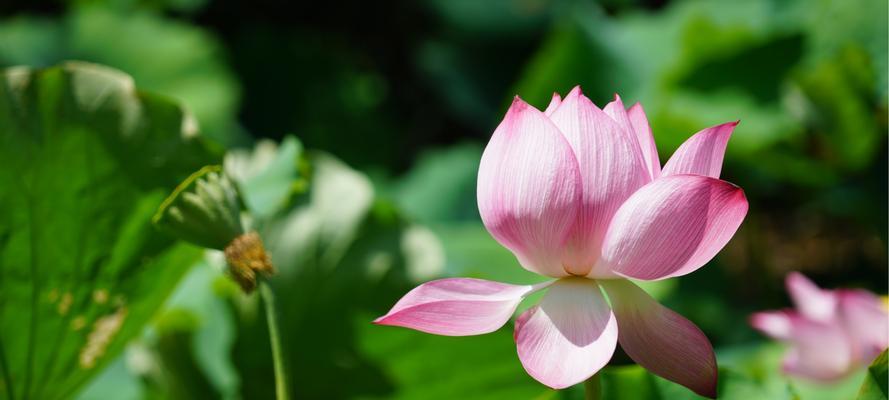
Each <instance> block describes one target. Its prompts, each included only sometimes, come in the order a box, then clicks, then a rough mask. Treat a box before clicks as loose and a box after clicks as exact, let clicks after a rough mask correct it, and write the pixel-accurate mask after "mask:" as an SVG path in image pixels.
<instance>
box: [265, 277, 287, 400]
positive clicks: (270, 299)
mask: <svg viewBox="0 0 889 400" xmlns="http://www.w3.org/2000/svg"><path fill="white" fill-rule="evenodd" d="M259 295H260V296H261V297H262V302H263V303H265V315H266V320H267V321H268V324H269V341H270V342H271V343H272V361H273V362H274V365H275V393H276V395H277V396H276V397H277V400H289V399H290V385H289V381H288V376H287V373H288V371H287V367H286V362H285V361H284V352H283V349H282V348H281V333H280V329H279V327H278V312H277V310H276V308H275V293H274V292H272V288H271V286H269V284H268V283H266V282H264V281H260V282H259Z"/></svg>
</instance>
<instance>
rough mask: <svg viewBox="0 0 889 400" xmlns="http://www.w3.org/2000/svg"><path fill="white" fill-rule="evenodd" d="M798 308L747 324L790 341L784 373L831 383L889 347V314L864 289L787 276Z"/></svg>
mask: <svg viewBox="0 0 889 400" xmlns="http://www.w3.org/2000/svg"><path fill="white" fill-rule="evenodd" d="M787 291H788V292H789V293H790V297H791V299H792V300H793V304H794V305H795V306H796V310H782V311H766V312H760V313H756V314H753V315H752V316H751V317H750V324H751V325H753V327H754V328H756V329H758V330H760V331H762V332H763V333H765V334H766V335H768V336H770V337H772V338H774V339H778V340H781V341H785V342H788V343H789V344H790V346H791V347H790V351H788V353H787V355H785V357H784V365H783V369H784V372H785V373H787V374H790V375H796V376H799V377H803V378H808V379H811V380H815V381H822V382H832V381H835V380H837V379H840V378H843V377H845V376H847V375H848V374H849V373H851V372H854V371H855V370H856V369H858V368H860V367H863V366H866V365H869V364H870V363H871V361H873V360H874V358H876V357H877V356H878V355H879V354H880V353H881V352H882V351H883V350H885V349H886V347H887V346H889V313H887V311H886V307H885V306H884V305H883V303H882V301H880V299H879V298H878V297H877V296H875V295H874V294H872V293H870V292H868V291H866V290H854V289H840V290H822V289H820V288H818V286H815V284H814V283H812V281H810V280H808V279H807V278H806V277H805V276H803V274H800V273H798V272H792V273H791V274H790V275H788V276H787Z"/></svg>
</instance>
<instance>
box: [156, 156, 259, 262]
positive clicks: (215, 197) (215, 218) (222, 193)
mask: <svg viewBox="0 0 889 400" xmlns="http://www.w3.org/2000/svg"><path fill="white" fill-rule="evenodd" d="M153 222H154V224H155V225H156V226H158V227H159V228H161V229H162V230H164V231H166V232H167V233H169V234H171V235H173V236H176V237H178V238H180V239H182V240H185V241H187V242H189V243H192V244H196V245H198V246H202V247H208V248H211V249H217V250H223V249H225V248H226V247H227V246H228V245H229V244H230V243H232V241H233V240H235V238H237V237H238V236H241V235H242V234H244V228H243V226H242V225H241V200H240V197H239V195H238V191H237V189H236V188H235V185H234V184H233V183H232V182H231V180H229V179H228V177H227V176H226V175H225V174H224V173H223V172H222V168H221V167H219V166H207V167H204V168H201V170H199V171H197V172H195V173H194V174H192V175H191V176H189V177H188V179H186V180H185V181H184V182H182V183H181V184H179V186H178V187H177V188H176V190H175V191H173V193H172V194H171V195H170V196H169V197H167V199H166V200H164V202H163V203H162V204H161V206H160V209H158V211H157V213H156V214H155V215H154V218H153Z"/></svg>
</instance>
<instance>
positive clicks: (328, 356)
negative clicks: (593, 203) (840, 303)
mask: <svg viewBox="0 0 889 400" xmlns="http://www.w3.org/2000/svg"><path fill="white" fill-rule="evenodd" d="M887 13H889V10H887V3H886V2H885V1H881V0H849V1H839V0H836V1H828V0H750V1H730V0H726V1H716V0H715V1H699V0H684V1H683V0H672V1H667V0H655V1H642V0H602V1H598V2H597V1H582V0H575V1H572V0H564V1H562V0H551V1H547V0H490V1H475V0H423V1H384V2H365V1H332V2H305V3H303V2H289V1H276V0H254V1H212V0H109V1H70V2H62V1H25V0H6V1H3V2H2V3H0V66H3V67H9V66H15V65H28V66H33V67H48V66H52V65H56V64H58V63H60V62H62V61H64V60H82V61H89V62H94V63H99V64H103V65H107V66H110V67H113V68H116V69H119V70H121V71H124V72H125V73H127V74H130V75H131V76H132V77H133V78H134V80H135V83H136V85H137V86H138V87H139V88H140V89H142V90H145V91H148V92H152V93H157V94H160V95H163V96H167V97H169V98H171V99H174V100H175V101H177V102H179V103H181V104H182V105H184V107H185V108H186V109H188V110H190V111H191V112H192V113H193V114H194V115H195V117H196V119H197V122H198V124H199V126H200V130H201V132H202V134H203V135H204V137H205V138H207V140H208V142H209V143H210V145H209V146H211V147H213V148H216V149H218V151H219V152H221V151H223V150H227V153H226V155H225V164H226V168H228V169H230V170H231V171H232V173H233V174H239V173H241V174H242V175H243V176H242V180H243V181H245V182H246V181H249V180H250V178H251V176H253V175H255V171H256V170H257V169H259V170H262V169H263V168H267V167H266V166H267V164H268V160H270V159H276V157H278V159H282V158H283V159H284V160H285V161H284V162H283V164H284V166H283V167H280V168H283V169H287V171H290V172H292V174H291V175H287V174H286V173H285V174H284V178H280V179H284V181H283V185H284V187H292V188H293V190H292V191H291V192H290V193H288V196H289V197H288V202H287V204H286V206H283V207H278V208H270V207H264V206H257V209H255V210H253V211H254V213H256V214H257V216H256V219H257V220H259V221H262V223H261V224H260V226H262V229H263V232H265V234H266V235H267V241H268V242H270V243H269V247H270V248H271V249H272V252H273V258H274V260H275V261H276V264H279V265H278V266H279V268H280V269H282V270H283V271H284V272H283V273H282V278H281V283H279V285H281V286H285V287H286V288H287V293H288V294H287V295H285V299H284V300H283V301H284V302H285V305H284V306H282V308H284V309H285V311H284V313H285V314H286V319H287V322H285V325H287V327H286V331H287V333H286V335H285V340H288V341H290V344H289V345H288V346H289V347H290V361H291V362H292V364H293V368H294V370H295V373H296V376H295V378H294V382H293V390H294V392H295V394H296V398H319V399H320V398H324V399H339V398H343V399H345V398H417V399H435V398H442V399H445V398H455V397H458V396H460V397H462V398H486V399H487V398H538V399H545V398H553V399H555V398H578V397H579V396H582V394H581V393H580V392H579V391H577V390H573V391H572V390H568V391H565V392H561V393H557V392H553V391H550V390H547V389H546V388H544V387H543V386H541V385H539V384H537V383H536V382H534V381H533V380H532V379H531V378H529V377H528V376H526V375H525V374H524V372H523V371H522V369H521V366H520V364H519V363H518V360H517V358H516V357H515V353H514V352H515V350H514V347H513V346H514V345H513V343H512V340H511V329H512V327H511V324H508V325H507V327H505V328H503V329H501V330H500V331H498V332H496V333H494V334H491V335H487V336H483V337H473V338H459V339H454V338H440V337H432V336H428V335H424V334H420V333H417V332H409V331H406V330H401V329H395V328H387V327H376V326H372V325H370V321H371V320H372V319H373V318H375V317H376V316H378V315H381V314H382V313H384V312H385V311H386V310H387V309H388V307H389V306H391V305H392V304H393V303H394V301H395V300H396V299H397V298H398V297H399V296H400V295H401V294H403V293H405V292H406V291H407V290H408V289H410V288H411V287H412V286H413V285H414V284H416V283H418V282H421V281H424V280H427V279H431V278H435V277H440V276H474V277H480V278H487V279H498V280H502V281H510V282H514V283H525V282H533V281H534V279H536V278H535V277H534V276H531V275H529V274H527V273H525V272H524V271H523V270H522V269H521V268H520V267H518V264H517V262H516V261H515V260H514V258H513V257H512V256H511V254H510V253H509V252H508V251H506V250H505V249H503V248H501V247H499V245H497V244H496V242H494V241H493V240H492V239H491V238H490V237H489V236H488V235H487V233H486V232H485V230H484V227H483V226H482V225H481V222H480V219H479V216H478V211H477V208H476V203H475V177H476V172H477V167H478V161H479V158H480V156H481V152H482V149H483V148H484V145H485V143H486V142H487V139H488V138H489V136H490V134H491V132H493V129H494V127H496V125H497V124H498V123H499V121H500V119H501V118H502V116H503V114H504V112H505V110H506V107H507V106H508V104H509V102H510V100H511V99H512V97H513V96H514V95H516V94H517V95H519V96H521V97H522V98H524V99H525V100H527V101H528V102H530V103H531V104H533V105H536V106H538V107H544V106H545V105H546V103H547V102H548V99H549V97H550V96H551V95H552V92H553V91H557V92H559V93H562V94H565V93H567V91H568V90H570V89H571V88H572V87H573V86H575V85H577V84H579V85H581V86H582V87H583V90H584V92H585V93H586V94H587V95H588V96H589V97H590V98H591V99H592V100H593V101H594V102H596V103H597V104H599V105H600V106H604V104H605V103H606V102H607V101H609V100H610V99H611V98H612V96H613V95H614V93H619V94H620V95H621V97H622V98H623V99H624V102H625V103H628V104H631V103H634V102H636V101H640V102H642V103H643V105H644V107H645V110H646V112H647V114H648V116H649V119H650V120H651V124H652V127H653V130H654V136H655V139H656V141H657V144H658V150H659V153H660V157H661V160H662V161H666V159H667V158H668V157H669V155H670V154H671V153H672V151H673V150H674V149H675V148H676V147H677V146H678V145H679V144H680V143H682V141H683V140H685V139H686V138H687V137H688V136H690V135H691V134H693V133H695V132H697V131H698V130H700V129H703V128H706V127H709V126H712V125H716V124H719V123H722V122H727V121H733V120H740V121H741V123H740V125H739V126H738V128H737V129H736V131H735V134H734V136H733V137H732V139H731V141H730V143H729V149H728V153H727V155H726V160H725V167H724V169H723V173H722V176H723V178H724V179H726V180H729V181H731V182H733V183H735V184H737V185H739V186H741V187H742V188H744V189H745V191H746V194H747V197H748V199H749V200H750V213H749V215H748V217H747V219H746V220H745V222H744V224H743V225H742V228H741V230H740V231H739V232H738V234H737V235H736V236H735V237H734V239H733V240H732V241H731V242H730V243H729V245H728V246H727V247H726V249H725V250H724V251H722V253H721V254H720V255H719V256H718V257H717V258H716V259H715V260H714V261H713V262H711V263H710V264H709V265H708V266H707V267H705V268H703V269H701V270H699V271H698V272H696V273H694V274H692V275H689V276H687V277H683V278H681V279H674V280H672V281H669V282H665V283H659V284H654V285H649V286H647V287H646V288H647V289H648V290H649V291H650V292H651V293H652V294H654V295H655V296H656V297H658V298H659V299H660V300H661V301H662V302H663V303H664V304H666V305H668V306H669V307H671V308H673V309H674V310H676V311H678V312H680V313H681V314H683V315H685V316H686V317H687V318H689V319H690V320H692V321H694V322H695V323H697V324H698V325H699V326H700V327H701V328H702V329H703V330H704V331H705V332H706V333H707V335H708V337H709V338H710V339H711V341H712V342H713V344H714V346H715V347H716V348H717V354H718V357H719V361H720V365H721V366H723V367H725V368H726V371H727V372H725V373H724V374H723V376H722V378H723V386H722V389H721V390H722V392H723V393H725V394H726V396H728V398H738V399H741V398H788V399H789V398H793V397H791V396H801V398H804V399H806V398H819V397H818V396H822V397H820V398H845V397H843V396H846V395H847V393H850V390H851V393H854V392H855V391H856V390H857V386H858V385H860V382H861V377H862V375H860V374H859V375H857V376H856V377H853V378H854V379H852V380H853V381H854V382H852V383H847V384H845V386H843V385H844V384H842V383H841V384H838V385H834V386H831V387H829V388H824V387H819V386H817V385H812V384H810V383H806V382H798V381H795V380H788V379H786V378H785V377H783V376H782V375H781V374H780V373H779V372H778V369H779V368H780V366H779V364H780V361H779V358H780V354H781V347H780V346H776V345H773V344H768V343H767V342H766V341H765V340H764V339H763V338H761V337H760V336H759V335H758V334H756V333H754V332H753V331H752V329H751V328H749V326H748V324H747V316H748V315H749V313H750V312H753V311H756V310H762V309H774V308H781V307H786V306H788V304H789V301H788V298H787V296H786V294H785V292H784V289H783V278H784V276H785V275H786V273H787V272H789V271H802V272H803V273H805V274H806V275H808V276H809V277H811V278H813V279H814V280H815V281H816V282H818V283H819V284H820V285H821V286H823V287H863V288H867V289H870V290H872V291H875V292H877V293H878V294H880V295H885V293H886V286H887V279H889V278H887V200H889V199H887V167H886V166H887V141H886V139H887V84H889V82H887V70H889V63H887V36H889V32H887ZM276 143H280V144H278V145H276ZM287 160H290V161H294V160H299V161H297V162H288V161H287ZM251 166H253V167H251ZM251 168H253V169H252V170H251ZM269 168H270V167H269ZM276 168H278V167H276ZM237 171H241V172H237ZM250 171H253V172H250ZM273 182H276V183H278V184H280V183H281V182H282V181H280V180H275V181H273ZM262 184H263V183H258V184H256V185H262ZM266 184H268V183H266ZM170 189H172V186H170ZM2 190H4V191H5V190H9V189H8V188H3V189H2ZM248 197H249V195H248ZM109 201H113V200H109ZM263 214H264V215H263ZM307 215H308V217H307ZM192 264H194V265H192ZM219 264H220V260H219V258H218V256H216V255H214V254H208V255H206V256H205V257H203V258H202V259H199V260H197V261H196V262H194V263H189V264H188V265H183V266H182V270H183V275H184V278H183V279H181V280H179V281H178V283H175V282H174V283H175V285H173V284H172V283H171V285H173V286H170V289H171V290H173V295H172V297H171V298H170V299H168V300H167V301H166V302H165V303H164V305H163V306H162V307H161V309H160V310H159V311H158V312H157V313H156V314H155V316H154V317H153V318H152V319H151V321H150V322H149V323H148V324H147V325H146V327H145V328H144V329H143V331H142V333H139V334H138V335H135V339H132V340H130V341H129V342H128V345H127V346H126V348H125V349H124V348H123V347H121V350H120V351H119V352H118V353H119V354H116V355H115V356H114V357H111V358H110V359H109V360H108V361H107V362H104V363H103V364H102V368H101V373H97V374H93V375H91V376H90V377H89V379H86V378H84V379H85V382H84V384H83V385H80V386H79V387H80V388H81V389H79V395H77V396H79V397H80V398H82V399H98V398H116V399H121V398H214V397H221V398H245V399H259V398H271V397H272V396H273V391H274V385H273V373H272V364H271V360H270V356H269V353H268V339H267V337H266V332H265V331H264V329H265V328H264V320H263V319H262V317H261V314H259V316H257V313H256V301H255V299H253V298H251V297H246V296H242V295H239V294H237V293H236V292H235V291H233V290H232V288H231V287H230V285H229V284H228V283H227V281H226V280H225V278H224V277H223V276H222V273H221V272H220V271H221V267H220V265H219ZM4 312H6V313H7V316H8V315H9V313H10V311H9V310H6V311H4ZM613 364H615V366H614V367H610V368H611V370H612V371H613V372H612V373H611V375H609V376H606V381H605V385H606V391H609V390H610V391H609V392H608V396H612V397H611V398H648V397H645V396H649V394H650V395H651V396H661V397H660V398H684V397H683V396H685V397H687V398H694V396H693V395H692V394H690V392H687V391H684V389H683V388H681V387H678V386H675V385H672V386H671V384H669V383H667V382H665V381H662V380H660V379H657V378H653V377H651V376H650V375H647V374H646V373H645V372H644V371H642V370H639V369H638V368H635V367H632V366H630V365H629V364H631V362H630V361H629V360H628V359H627V358H626V356H623V355H620V354H618V356H616V358H615V360H614V361H613ZM621 365H624V366H621ZM849 387H851V388H852V389H848V388H849ZM609 388H610V389H609ZM640 390H641V391H643V392H644V393H642V392H639V391H640ZM838 393H840V394H838ZM731 396H736V397H731ZM743 396H754V397H743ZM824 396H828V397H824ZM829 396H834V397H829ZM836 396H840V397H836ZM650 398H657V397H650Z"/></svg>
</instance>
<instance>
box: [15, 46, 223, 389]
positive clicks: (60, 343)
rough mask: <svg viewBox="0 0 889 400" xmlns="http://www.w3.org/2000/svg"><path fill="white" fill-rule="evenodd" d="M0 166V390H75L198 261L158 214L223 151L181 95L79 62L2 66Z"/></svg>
mask: <svg viewBox="0 0 889 400" xmlns="http://www.w3.org/2000/svg"><path fill="white" fill-rule="evenodd" d="M0 160H2V161H0V163H2V166H0V187H2V190H0V372H2V374H0V393H2V394H0V397H7V398H15V399H17V398H40V399H55V398H61V397H68V396H71V395H72V394H73V393H74V392H75V391H76V390H77V388H78V387H79V386H80V385H82V384H83V383H84V382H86V381H87V380H88V379H89V378H90V377H91V376H92V375H93V374H94V373H96V372H97V371H99V370H101V368H102V367H103V366H104V365H105V364H106V363H107V362H108V360H111V359H113V356H114V355H116V354H117V353H119V352H120V350H121V349H122V348H123V345H124V344H125V343H126V341H127V340H128V339H129V338H131V337H133V336H135V335H136V334H138V333H139V332H141V329H142V326H143V325H144V324H145V322H146V321H147V320H148V318H149V317H150V316H151V315H152V314H153V313H154V312H155V310H156V308H157V307H158V306H159V305H160V304H161V302H162V301H163V300H164V298H165V297H166V296H167V295H168V294H169V292H170V291H171V290H172V288H173V286H174V285H175V283H176V282H177V281H178V280H179V278H180V277H181V275H182V274H183V273H184V272H185V270H186V269H187V266H189V265H191V264H192V263H193V262H194V259H195V257H196V256H197V255H198V252H197V250H196V249H194V248H192V247H188V246H186V245H178V244H175V243H174V242H173V241H172V240H171V239H169V238H167V237H165V236H164V235H162V234H160V233H158V232H156V231H155V230H154V229H153V228H152V226H151V222H150V220H151V216H152V214H153V213H154V210H156V209H157V206H158V205H159V204H160V202H161V201H162V200H163V198H164V196H165V195H166V193H168V192H169V191H170V190H171V189H172V188H173V187H174V186H175V185H176V183H177V181H179V180H181V179H182V178H184V177H185V176H186V175H187V174H188V173H189V172H191V171H193V170H195V169H197V168H198V167H200V166H201V165H202V164H204V163H207V162H211V161H213V157H212V155H211V154H210V153H209V152H208V151H207V149H206V147H205V145H204V144H203V142H202V141H201V140H200V139H199V137H197V136H196V126H195V124H194V121H193V119H191V118H190V117H189V116H188V115H187V114H185V113H184V112H183V110H182V109H181V108H180V107H179V106H177V105H176V104H175V103H173V102H170V101H168V100H166V99H164V98H160V97H156V96H154V95H150V94H146V93H142V92H138V91H137V90H135V88H134V85H133V81H132V79H131V78H130V77H128V76H127V75H124V74H123V73H120V72H118V71H115V70H111V69H107V68H104V67H100V66H96V65H91V64H83V63H69V64H65V65H63V66H60V67H54V68H48V69H43V70H31V69H27V68H13V69H9V70H7V71H6V72H5V73H3V75H2V82H0Z"/></svg>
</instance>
